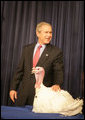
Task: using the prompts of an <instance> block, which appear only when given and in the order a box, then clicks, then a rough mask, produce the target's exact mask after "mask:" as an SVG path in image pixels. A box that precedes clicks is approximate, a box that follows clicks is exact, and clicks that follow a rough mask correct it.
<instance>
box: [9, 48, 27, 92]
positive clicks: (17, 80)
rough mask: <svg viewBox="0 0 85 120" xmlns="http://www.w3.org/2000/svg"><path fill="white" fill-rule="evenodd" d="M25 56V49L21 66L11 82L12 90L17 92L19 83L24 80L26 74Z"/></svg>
mask: <svg viewBox="0 0 85 120" xmlns="http://www.w3.org/2000/svg"><path fill="white" fill-rule="evenodd" d="M24 54H25V48H23V51H22V55H21V59H20V62H19V65H18V67H17V69H16V72H15V74H14V76H13V80H12V81H11V85H10V90H17V88H18V86H19V83H20V81H21V80H22V77H23V72H24Z"/></svg>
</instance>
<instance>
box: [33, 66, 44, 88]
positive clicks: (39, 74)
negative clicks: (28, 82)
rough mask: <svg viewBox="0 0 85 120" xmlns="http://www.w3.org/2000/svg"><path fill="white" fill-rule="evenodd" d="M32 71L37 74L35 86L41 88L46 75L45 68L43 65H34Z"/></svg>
mask: <svg viewBox="0 0 85 120" xmlns="http://www.w3.org/2000/svg"><path fill="white" fill-rule="evenodd" d="M32 73H34V74H35V79H36V83H35V88H40V85H41V83H43V79H44V75H45V70H44V68H43V67H33V69H32Z"/></svg>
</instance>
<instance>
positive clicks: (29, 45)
mask: <svg viewBox="0 0 85 120" xmlns="http://www.w3.org/2000/svg"><path fill="white" fill-rule="evenodd" d="M35 44H36V43H30V44H27V45H24V47H23V48H25V49H27V48H31V47H33V46H35Z"/></svg>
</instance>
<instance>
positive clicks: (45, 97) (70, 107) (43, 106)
mask: <svg viewBox="0 0 85 120" xmlns="http://www.w3.org/2000/svg"><path fill="white" fill-rule="evenodd" d="M32 72H33V73H34V74H35V78H36V84H35V89H36V93H35V97H34V102H33V109H32V111H33V112H35V113H59V114H63V115H65V116H72V115H76V114H78V113H82V106H83V100H82V99H78V98H77V99H74V98H73V97H72V96H71V95H70V94H69V93H68V92H67V91H65V90H62V89H61V90H60V91H57V92H55V91H53V90H52V88H51V87H46V86H44V85H43V78H44V74H45V71H44V69H43V68H42V67H36V68H34V69H33V71H32Z"/></svg>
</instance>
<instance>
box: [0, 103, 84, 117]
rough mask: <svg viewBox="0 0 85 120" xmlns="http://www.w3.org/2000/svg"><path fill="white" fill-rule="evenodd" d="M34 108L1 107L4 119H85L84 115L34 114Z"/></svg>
mask: <svg viewBox="0 0 85 120" xmlns="http://www.w3.org/2000/svg"><path fill="white" fill-rule="evenodd" d="M32 108H33V107H32V106H29V105H27V106H25V107H11V106H1V118H2V119H84V115H83V114H77V115H75V116H64V115H61V114H57V113H34V112H32Z"/></svg>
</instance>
